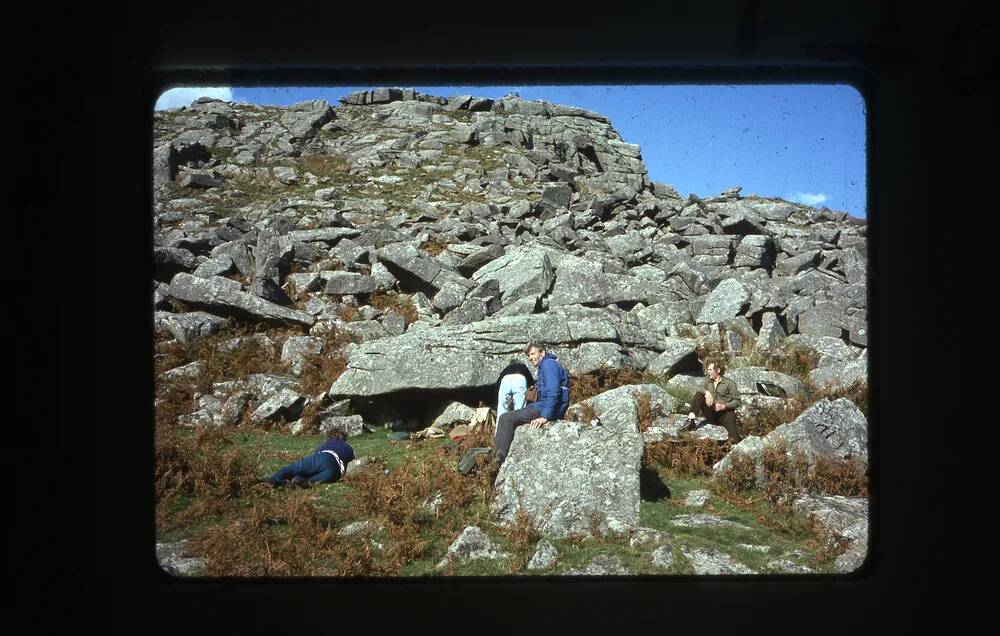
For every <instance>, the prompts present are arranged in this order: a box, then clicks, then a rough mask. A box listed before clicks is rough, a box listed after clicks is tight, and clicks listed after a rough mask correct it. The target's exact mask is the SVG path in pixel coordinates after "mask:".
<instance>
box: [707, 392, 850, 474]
mask: <svg viewBox="0 0 1000 636" xmlns="http://www.w3.org/2000/svg"><path fill="white" fill-rule="evenodd" d="M779 443H784V445H785V448H786V452H787V454H788V456H789V457H791V456H792V455H793V454H794V453H796V452H800V453H802V455H803V456H804V457H805V459H806V461H807V462H808V463H809V464H810V465H811V464H813V463H814V462H815V461H816V457H817V456H823V457H827V458H829V459H847V458H853V459H855V460H857V461H859V462H861V464H862V465H867V463H868V422H867V420H866V419H865V416H864V414H863V413H862V412H861V411H860V409H858V407H857V406H855V405H854V403H853V402H851V401H850V400H848V399H846V398H839V399H837V400H834V401H830V400H827V399H823V400H820V401H819V402H816V403H815V404H813V405H812V406H810V407H809V408H808V409H806V410H805V411H804V412H802V414H800V415H799V416H798V417H797V418H796V419H795V421H793V422H791V423H788V424H782V425H780V426H778V427H777V428H775V429H774V430H773V431H771V432H770V433H768V434H767V435H765V436H764V437H763V438H761V437H757V436H748V437H746V438H744V439H743V440H742V441H741V442H740V443H739V444H736V445H735V446H733V448H732V449H731V450H730V451H729V454H727V455H726V456H725V457H723V458H722V459H721V460H720V461H719V462H718V463H716V464H715V465H714V466H713V467H712V474H713V475H714V476H715V477H718V476H720V475H721V474H722V473H724V472H725V471H727V470H729V468H730V466H731V465H732V461H733V460H732V458H733V457H734V455H735V454H741V455H743V456H744V457H746V458H747V459H749V460H750V461H752V462H753V463H754V465H755V467H756V470H757V484H758V486H761V487H762V486H763V484H764V477H763V457H764V451H765V448H767V447H774V446H776V445H778V444H779Z"/></svg>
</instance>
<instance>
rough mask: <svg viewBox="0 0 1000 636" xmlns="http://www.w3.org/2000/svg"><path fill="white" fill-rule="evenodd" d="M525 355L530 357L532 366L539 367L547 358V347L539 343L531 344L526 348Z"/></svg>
mask: <svg viewBox="0 0 1000 636" xmlns="http://www.w3.org/2000/svg"><path fill="white" fill-rule="evenodd" d="M524 354H525V355H526V356H528V360H530V361H531V364H533V365H535V366H536V367H537V366H538V364H539V363H540V362H541V361H542V358H544V357H545V347H543V346H542V345H541V344H539V343H537V342H529V343H528V346H527V347H525V348H524Z"/></svg>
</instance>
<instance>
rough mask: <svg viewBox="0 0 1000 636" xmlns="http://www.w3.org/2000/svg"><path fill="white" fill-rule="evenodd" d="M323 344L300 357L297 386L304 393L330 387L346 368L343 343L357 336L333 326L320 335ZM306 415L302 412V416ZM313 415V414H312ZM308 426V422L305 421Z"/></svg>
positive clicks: (311, 393)
mask: <svg viewBox="0 0 1000 636" xmlns="http://www.w3.org/2000/svg"><path fill="white" fill-rule="evenodd" d="M322 338H323V344H322V347H321V348H320V352H319V353H315V354H313V353H310V354H306V355H304V356H303V357H302V366H301V372H300V373H299V387H300V389H301V390H302V392H303V393H305V394H306V395H318V394H319V393H322V392H325V391H327V390H328V389H329V388H330V385H331V384H333V383H334V381H336V380H337V378H339V377H340V376H341V374H342V373H343V372H344V371H345V370H346V369H347V358H346V357H345V356H344V345H346V344H347V343H348V342H356V341H357V337H356V336H355V335H354V334H352V333H350V332H349V331H346V330H343V329H337V328H336V327H333V328H332V329H330V330H329V331H326V332H324V333H323V335H322ZM305 415H307V414H306V413H303V416H305ZM312 415H313V416H315V414H312ZM306 424H307V427H309V422H306Z"/></svg>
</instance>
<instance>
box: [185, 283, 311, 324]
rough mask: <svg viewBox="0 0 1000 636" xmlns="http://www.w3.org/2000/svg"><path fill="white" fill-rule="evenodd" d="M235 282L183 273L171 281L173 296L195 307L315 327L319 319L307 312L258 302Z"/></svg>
mask: <svg viewBox="0 0 1000 636" xmlns="http://www.w3.org/2000/svg"><path fill="white" fill-rule="evenodd" d="M234 282H235V281H232V280H229V279H226V278H220V277H213V278H199V277H197V276H194V275H192V274H186V273H183V272H182V273H180V274H177V275H176V276H174V278H173V280H172V281H170V288H169V290H168V293H169V294H170V296H172V297H174V298H176V299H178V300H183V301H184V302H188V303H191V304H193V305H200V306H204V307H207V308H211V309H214V310H221V311H225V312H227V313H235V314H243V315H249V316H251V317H253V318H256V319H259V320H267V321H277V322H294V323H299V324H303V325H306V326H312V324H313V323H315V322H316V319H315V318H314V317H313V316H312V315H310V314H308V313H305V312H303V311H296V310H294V309H288V308H287V307H282V306H281V305H277V304H275V303H272V302H269V301H267V300H264V299H263V298H258V297H257V296H254V295H253V294H248V293H247V292H244V291H242V290H240V289H239V283H236V285H233V283H234Z"/></svg>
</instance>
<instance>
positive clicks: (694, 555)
mask: <svg viewBox="0 0 1000 636" xmlns="http://www.w3.org/2000/svg"><path fill="white" fill-rule="evenodd" d="M681 552H682V553H683V554H684V556H685V557H686V558H687V559H688V560H689V561H690V562H691V567H692V568H694V573H695V574H712V575H720V574H755V572H754V571H753V570H752V569H750V568H749V567H747V566H745V565H743V564H742V563H738V562H737V561H734V560H733V558H732V557H731V556H729V555H728V554H726V553H724V552H721V551H720V550H717V549H715V548H695V549H691V548H686V547H685V548H681Z"/></svg>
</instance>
